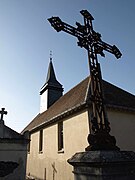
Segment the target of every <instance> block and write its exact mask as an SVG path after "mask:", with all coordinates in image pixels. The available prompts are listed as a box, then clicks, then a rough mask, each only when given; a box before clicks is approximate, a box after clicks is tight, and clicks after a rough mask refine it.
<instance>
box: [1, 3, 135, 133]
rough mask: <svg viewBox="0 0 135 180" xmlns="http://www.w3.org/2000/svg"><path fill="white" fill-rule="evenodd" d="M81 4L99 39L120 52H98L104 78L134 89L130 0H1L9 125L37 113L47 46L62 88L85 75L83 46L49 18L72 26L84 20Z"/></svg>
mask: <svg viewBox="0 0 135 180" xmlns="http://www.w3.org/2000/svg"><path fill="white" fill-rule="evenodd" d="M82 9H87V10H88V11H89V12H90V13H91V14H92V15H93V17H94V19H95V20H94V21H93V25H94V29H95V31H97V32H99V33H101V34H102V40H103V41H105V42H107V43H109V44H112V45H113V44H115V45H116V46H117V47H118V48H119V49H120V50H121V52H122V54H123V55H122V58H121V59H120V60H117V59H116V58H115V57H114V56H113V55H112V54H109V53H106V58H102V57H100V56H99V62H100V63H101V68H102V76H103V78H104V79H105V80H107V81H109V82H111V83H113V84H115V85H117V86H119V87H120V88H123V89H124V90H126V91H129V92H131V93H132V94H135V82H134V78H135V70H134V66H135V20H134V18H135V1H134V0H128V1H127V0H102V1H101V0H74V1H73V0H72V1H71V0H57V1H56V0H0V84H1V85H0V89H1V91H0V102H1V104H0V108H2V107H5V108H6V110H7V111H8V115H7V116H5V117H4V120H5V124H6V125H7V126H9V127H11V128H12V129H14V130H16V131H18V132H20V131H21V130H22V129H23V128H24V127H25V126H26V125H27V124H28V123H29V122H30V121H31V120H32V119H33V118H34V116H35V115H37V114H38V113H39V107H40V96H39V91H40V88H41V87H42V85H43V84H44V82H45V79H46V75H47V69H48V63H49V53H50V50H52V52H53V64H54V68H55V71H56V76H57V78H58V80H59V81H60V82H61V83H62V84H63V87H64V89H65V91H64V92H67V91H68V90H69V89H71V88H72V87H73V86H75V85H76V84H77V83H79V82H80V81H81V80H83V79H84V78H85V77H87V76H88V74H89V70H88V60H87V53H86V51H85V49H81V48H80V47H78V46H77V39H76V38H74V37H72V36H70V35H68V34H66V33H64V32H59V33H57V32H56V31H55V30H54V29H53V28H52V27H51V26H50V24H49V22H48V21H47V18H49V17H51V16H59V17H60V18H61V19H62V20H63V21H65V22H67V23H69V24H71V25H73V26H74V25H75V22H76V21H78V22H80V23H83V18H82V16H81V14H80V13H79V12H80V10H82Z"/></svg>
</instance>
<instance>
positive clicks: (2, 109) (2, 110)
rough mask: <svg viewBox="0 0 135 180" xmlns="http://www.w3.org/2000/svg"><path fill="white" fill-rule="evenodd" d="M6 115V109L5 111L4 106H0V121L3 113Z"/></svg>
mask: <svg viewBox="0 0 135 180" xmlns="http://www.w3.org/2000/svg"><path fill="white" fill-rule="evenodd" d="M4 114H5V115H7V111H5V108H1V111H0V115H1V117H0V120H1V121H3V115H4Z"/></svg>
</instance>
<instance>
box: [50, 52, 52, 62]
mask: <svg viewBox="0 0 135 180" xmlns="http://www.w3.org/2000/svg"><path fill="white" fill-rule="evenodd" d="M51 61H52V51H50V62H51Z"/></svg>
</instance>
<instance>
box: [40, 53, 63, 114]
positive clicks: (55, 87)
mask: <svg viewBox="0 0 135 180" xmlns="http://www.w3.org/2000/svg"><path fill="white" fill-rule="evenodd" d="M62 95H63V88H62V85H61V84H60V83H59V82H58V81H57V79H56V75H55V72H54V68H53V63H52V57H51V54H50V62H49V67H48V73H47V78H46V82H45V84H44V85H43V87H42V88H41V90H40V96H41V100H40V101H41V102H40V113H42V112H44V111H46V110H47V109H48V108H49V107H50V106H51V105H52V104H54V103H55V102H56V101H57V100H58V99H59V98H60V97H61V96H62Z"/></svg>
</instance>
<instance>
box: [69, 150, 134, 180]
mask: <svg viewBox="0 0 135 180" xmlns="http://www.w3.org/2000/svg"><path fill="white" fill-rule="evenodd" d="M68 163H69V164H71V165H72V166H73V167H74V170H73V173H74V179H75V180H135V153H134V152H132V151H87V152H80V153H76V154H75V155H74V156H73V157H72V158H70V159H69V160H68Z"/></svg>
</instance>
